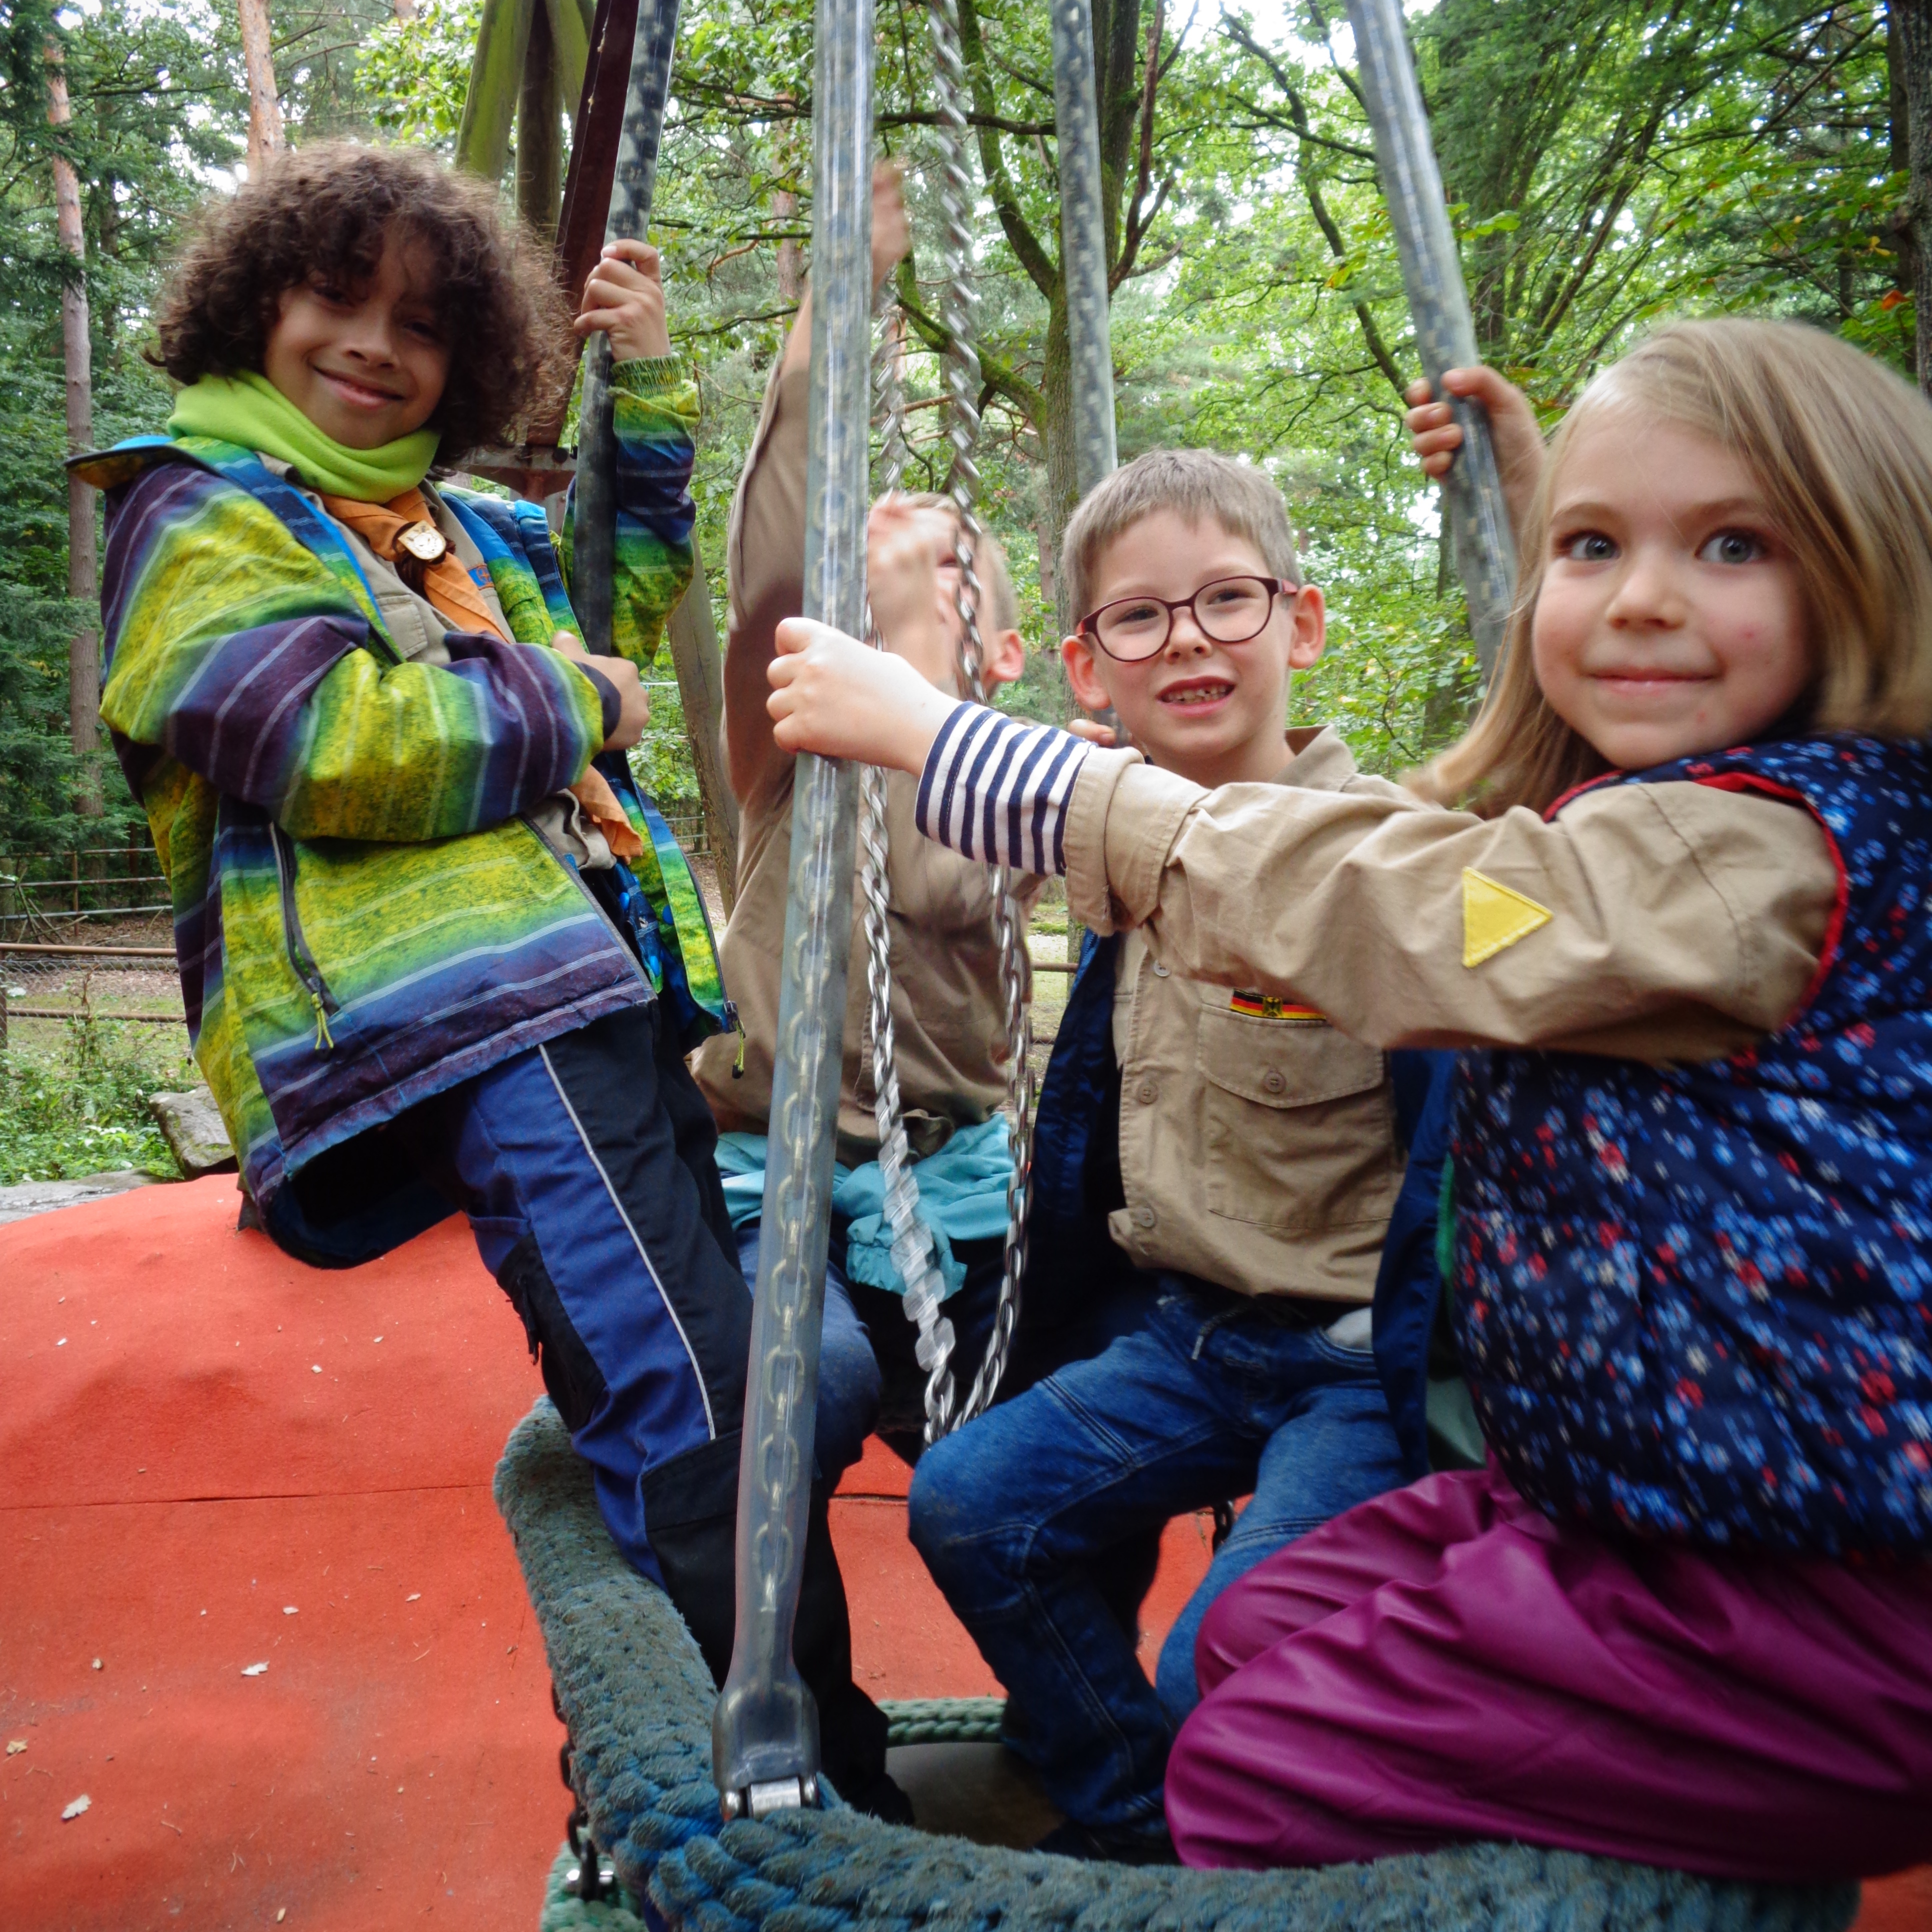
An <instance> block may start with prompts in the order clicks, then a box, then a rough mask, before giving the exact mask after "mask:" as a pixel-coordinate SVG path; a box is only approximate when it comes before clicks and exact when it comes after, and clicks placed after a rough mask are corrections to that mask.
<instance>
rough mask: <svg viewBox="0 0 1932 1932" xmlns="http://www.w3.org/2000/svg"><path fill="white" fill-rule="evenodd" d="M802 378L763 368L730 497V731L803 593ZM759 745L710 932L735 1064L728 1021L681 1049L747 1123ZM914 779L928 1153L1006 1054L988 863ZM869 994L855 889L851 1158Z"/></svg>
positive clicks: (753, 1042)
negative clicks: (933, 818)
mask: <svg viewBox="0 0 1932 1932" xmlns="http://www.w3.org/2000/svg"><path fill="white" fill-rule="evenodd" d="M805 389H806V383H805V374H804V372H803V371H798V372H796V373H795V374H793V375H792V376H790V377H784V376H781V374H780V373H779V372H778V371H774V372H773V375H772V381H771V383H770V384H769V386H768V388H767V389H766V394H765V407H764V414H763V419H762V421H761V422H760V425H759V427H758V432H757V436H756V437H755V438H754V440H753V443H752V446H751V455H750V458H748V460H747V462H746V463H745V473H744V475H743V476H742V478H740V479H739V484H738V494H737V497H736V501H735V502H733V505H732V514H731V533H730V553H729V571H730V595H731V611H730V631H729V635H728V640H727V645H726V663H725V686H726V693H727V697H726V703H727V730H728V729H729V727H730V719H729V717H728V710H729V707H730V706H733V705H741V706H745V707H747V708H748V707H750V706H752V705H754V704H755V705H756V706H757V712H758V715H759V716H760V717H762V716H763V694H764V666H765V664H766V661H768V660H769V658H770V656H771V655H772V649H773V648H774V646H773V643H772V633H773V631H775V628H776V627H777V625H778V622H780V620H781V619H783V618H785V617H788V616H796V614H797V613H798V612H799V610H800V609H801V608H802V605H803V603H804V594H805V593H804V559H805V427H806V418H805ZM734 660H735V661H734ZM794 769H795V766H794V761H793V760H792V759H791V758H790V757H787V755H785V754H783V753H781V752H780V751H778V750H777V748H775V746H773V745H771V744H770V742H769V726H768V725H767V726H766V730H765V735H764V737H763V759H762V763H761V768H760V770H759V772H758V774H757V778H756V779H755V781H754V782H752V783H751V784H749V785H748V787H746V789H745V790H744V792H743V793H742V794H741V795H740V796H739V813H740V816H739V831H738V837H739V852H738V897H737V903H736V905H735V906H734V907H733V910H732V913H731V918H730V923H729V924H728V925H727V926H726V927H725V929H724V938H723V939H722V940H721V942H720V944H719V953H720V957H721V964H722V965H723V968H724V983H725V984H726V985H727V986H729V987H730V989H731V994H732V997H733V999H735V1000H736V1001H737V1004H738V1017H739V1022H740V1023H741V1024H742V1026H743V1028H744V1040H743V1042H742V1047H743V1053H744V1070H743V1073H742V1075H740V1076H736V1077H734V1076H733V1064H734V1062H735V1061H736V1057H737V1054H738V1052H739V1044H740V1043H739V1040H737V1038H736V1037H735V1036H733V1035H732V1034H721V1035H720V1036H718V1037H716V1038H715V1039H713V1040H707V1041H706V1043H705V1044H704V1045H703V1047H701V1048H700V1049H699V1051H698V1053H697V1058H696V1059H695V1061H694V1062H693V1063H692V1064H693V1067H694V1071H695V1073H696V1074H697V1084H698V1085H699V1086H700V1088H703V1092H704V1097H705V1098H706V1100H708V1101H709V1103H711V1109H712V1113H713V1114H715V1115H716V1116H717V1119H718V1125H719V1126H720V1127H723V1128H724V1129H725V1130H727V1131H728V1130H732V1129H737V1130H742V1131H745V1132H748V1133H763V1132H764V1131H765V1130H766V1121H767V1120H768V1118H769V1114H770V1111H771V1100H772V1052H773V1046H774V1043H775V1041H776V1040H777V1038H778V963H779V958H780V953H781V949H782V947H783V944H784V913H785V886H786V877H787V871H788V869H789V867H790V862H791V808H792V783H793V771H794ZM918 790H919V785H918V781H917V780H916V779H915V778H908V777H906V776H905V775H903V774H902V773H898V772H894V773H892V774H891V775H889V778H888V779H887V781H886V795H887V800H888V810H887V814H886V830H887V836H888V841H889V850H890V854H891V856H890V859H889V864H888V868H887V878H888V883H889V890H890V896H891V915H890V930H891V936H892V937H891V944H892V1026H893V1030H894V1032H895V1036H896V1039H895V1045H896V1047H897V1053H896V1056H895V1058H896V1062H897V1066H898V1076H899V1094H900V1100H901V1106H902V1108H903V1111H904V1118H905V1122H906V1133H907V1138H908V1139H910V1142H911V1143H912V1146H913V1151H914V1152H915V1153H916V1154H930V1153H932V1152H934V1151H936V1150H937V1149H938V1148H939V1147H941V1145H944V1142H945V1141H946V1140H947V1138H948V1137H949V1136H950V1134H951V1133H952V1131H953V1129H954V1128H955V1127H970V1126H976V1125H977V1124H979V1123H980V1121H985V1120H988V1119H990V1118H992V1115H993V1113H994V1112H995V1110H996V1109H998V1106H1000V1103H1001V1101H1002V1100H1004V1097H1005V1095H1006V1091H1007V1059H1008V1056H1007V1047H1006V1037H1007V1028H1006V1010H1005V1004H1004V1000H1003V998H1002V997H1001V992H1000V952H999V948H998V944H997V943H996V942H995V937H994V927H993V895H992V874H991V873H990V872H989V871H988V870H987V868H986V867H985V866H984V865H981V864H980V862H978V861H977V860H975V859H962V858H961V857H959V856H958V854H957V853H952V852H949V851H947V850H946V849H945V848H944V847H943V846H939V845H935V844H932V843H930V842H929V841H927V840H926V839H924V838H921V837H920V836H919V832H918V829H917V827H916V825H915V823H914V822H913V802H914V800H915V799H916V797H917V796H918ZM1034 889H1035V890H1037V882H1036V883H1035V886H1034ZM1028 897H1029V898H1030V897H1031V894H1029V895H1028ZM1028 990H1029V991H1030V990H1031V976H1029V986H1028ZM867 1003H868V992H867V985H866V973H865V924H864V907H863V904H862V901H861V900H860V899H859V896H858V895H857V893H856V892H854V894H853V906H852V952H851V965H850V970H849V971H848V973H847V978H846V1000H845V1052H844V1072H843V1074H842V1076H841V1082H840V1088H839V1096H838V1158H839V1159H840V1160H842V1161H845V1162H847V1163H858V1162H861V1161H866V1160H871V1159H872V1158H873V1157H874V1155H876V1154H877V1152H878V1133H877V1127H876V1126H875V1125H874V1116H873V1111H872V1109H873V1101H874V1090H873V1085H872V1079H871V1054H870V1050H869V1046H868V1043H867V1037H866V1029H865V1009H866V1006H867Z"/></svg>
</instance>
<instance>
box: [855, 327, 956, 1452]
mask: <svg viewBox="0 0 1932 1932" xmlns="http://www.w3.org/2000/svg"><path fill="white" fill-rule="evenodd" d="M885 309H886V317H885V326H884V327H883V329H881V330H880V338H879V343H878V347H877V350H875V351H874V356H873V362H872V392H873V397H874V407H875V411H876V413H877V415H878V416H880V418H881V419H883V428H884V432H885V434H884V439H883V440H884V454H883V466H884V470H885V477H884V482H885V487H886V490H889V491H891V490H897V489H898V487H899V486H900V484H901V482H902V481H903V480H904V475H905V466H906V458H907V449H906V440H905V396H904V391H903V389H901V385H900V382H899V374H898V347H899V345H898V338H897V335H896V332H895V330H894V329H893V328H892V320H893V317H892V308H891V302H890V299H889V297H887V298H886V302H885ZM865 634H866V640H867V642H868V643H870V644H871V646H872V647H873V648H874V649H875V650H883V649H884V648H885V640H884V639H883V637H880V634H879V630H878V625H877V622H875V621H874V618H873V616H872V610H871V599H870V598H868V599H867V601H866V606H865ZM886 857H887V847H886V775H885V773H884V772H882V771H881V770H880V769H879V768H878V766H876V765H868V766H865V769H864V770H863V772H862V773H861V775H860V777H859V895H860V898H861V899H862V902H863V904H864V906H865V969H866V991H867V995H868V997H867V1001H866V1008H865V1031H866V1033H867V1034H868V1038H869V1044H870V1048H871V1073H872V1117H873V1120H874V1122H875V1124H876V1125H877V1130H878V1136H879V1168H880V1172H881V1173H882V1174H883V1175H884V1177H885V1184H886V1193H885V1219H886V1227H887V1229H889V1231H890V1232H891V1235H892V1265H893V1266H894V1267H895V1268H897V1269H898V1274H899V1280H901V1283H904V1293H903V1295H902V1301H903V1304H904V1309H905V1313H906V1319H907V1321H908V1322H911V1323H912V1324H913V1326H914V1327H915V1328H917V1330H918V1331H919V1340H918V1341H917V1343H916V1344H915V1345H914V1347H913V1355H914V1358H915V1359H916V1361H918V1363H919V1367H921V1368H922V1369H923V1370H925V1371H926V1440H927V1441H928V1442H937V1441H938V1439H939V1438H940V1437H941V1436H944V1434H946V1433H947V1430H949V1429H950V1428H951V1427H952V1426H953V1400H954V1398H953V1369H952V1362H953V1324H952V1323H951V1322H950V1321H949V1320H948V1319H947V1317H946V1316H945V1315H944V1313H942V1312H941V1304H942V1302H943V1301H944V1296H945V1293H946V1284H945V1281H944V1278H943V1277H942V1276H941V1274H940V1271H939V1257H938V1253H937V1252H936V1251H935V1248H934V1246H933V1241H932V1230H931V1229H929V1228H928V1227H927V1226H926V1223H925V1222H924V1221H923V1220H922V1219H921V1218H920V1217H919V1183H918V1181H917V1180H916V1178H914V1176H913V1171H912V1161H911V1158H910V1154H909V1151H908V1150H907V1145H906V1133H905V1121H904V1117H903V1115H902V1113H901V1107H900V1101H899V1076H898V1061H897V1056H896V1053H895V1047H894V1043H893V1039H892V927H891V923H890V919H889V912H890V899H889V893H890V886H889V881H888V878H887V874H886Z"/></svg>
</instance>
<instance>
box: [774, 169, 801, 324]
mask: <svg viewBox="0 0 1932 1932" xmlns="http://www.w3.org/2000/svg"><path fill="white" fill-rule="evenodd" d="M797 213H798V196H796V195H795V194H793V193H792V191H791V190H790V188H788V187H775V188H773V189H772V220H774V221H789V220H791V219H792V218H793V216H794V215H796V214H797ZM778 293H779V295H780V296H781V297H782V298H783V299H784V300H785V301H787V302H798V301H799V300H801V299H802V297H803V296H804V294H805V251H804V249H803V248H801V247H800V246H799V244H798V242H797V241H796V239H794V238H793V237H791V236H787V237H786V239H784V241H782V242H780V243H779V244H778Z"/></svg>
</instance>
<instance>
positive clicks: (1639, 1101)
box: [1451, 737, 1932, 1556]
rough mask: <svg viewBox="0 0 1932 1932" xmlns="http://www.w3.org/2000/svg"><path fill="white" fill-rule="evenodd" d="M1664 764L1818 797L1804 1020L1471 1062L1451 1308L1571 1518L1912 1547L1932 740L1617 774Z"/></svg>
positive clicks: (1921, 1491) (1722, 1537) (1673, 1532)
mask: <svg viewBox="0 0 1932 1932" xmlns="http://www.w3.org/2000/svg"><path fill="white" fill-rule="evenodd" d="M1670 780H1689V781H1693V782H1695V783H1698V784H1711V785H1717V786H1721V787H1724V788H1725V789H1727V790H1741V791H1757V792H1760V793H1766V794H1767V795H1769V796H1775V797H1778V798H1781V799H1788V800H1790V801H1791V802H1793V803H1795V804H1797V805H1802V807H1804V808H1805V809H1806V810H1808V811H1810V812H1811V814H1812V815H1813V817H1814V818H1815V819H1816V820H1817V822H1818V823H1819V825H1820V826H1821V827H1822V828H1823V830H1824V832H1825V834H1826V838H1827V841H1829V846H1830V848H1831V850H1832V855H1833V859H1834V862H1835V864H1836V865H1837V866H1838V870H1839V876H1840V881H1841V883H1840V889H1839V895H1838V906H1837V908H1836V910H1835V915H1834V917H1833V919H1832V925H1831V927H1830V929H1829V932H1828V933H1827V935H1826V943H1825V946H1824V950H1823V956H1822V958H1821V960H1820V965H1819V969H1818V972H1817V977H1816V979H1815V980H1814V983H1813V985H1812V986H1811V989H1810V990H1809V992H1808V995H1807V997H1806V998H1805V1001H1804V1003H1803V1004H1802V1007H1801V1009H1800V1010H1799V1013H1797V1014H1796V1016H1795V1017H1794V1018H1793V1019H1791V1020H1790V1022H1787V1025H1785V1026H1784V1027H1783V1028H1781V1030H1780V1031H1778V1032H1777V1033H1775V1034H1772V1035H1770V1036H1769V1037H1767V1038H1766V1039H1765V1040H1763V1041H1762V1042H1761V1043H1760V1044H1759V1045H1758V1046H1757V1047H1755V1048H1754V1049H1752V1050H1751V1051H1750V1052H1747V1053H1745V1054H1742V1055H1739V1056H1737V1057H1736V1058H1733V1059H1730V1060H1721V1061H1710V1062H1707V1063H1704V1064H1700V1065H1695V1066H1686V1067H1649V1066H1645V1065H1643V1064H1640V1063H1638V1062H1636V1061H1628V1060H1611V1059H1605V1058H1598V1057H1592V1056H1589V1055H1581V1054H1568V1053H1535V1052H1491V1053H1470V1054H1466V1055H1463V1058H1462V1072H1461V1076H1460V1091H1459V1094H1458V1097H1457V1108H1456V1115H1455V1121H1454V1130H1453V1134H1452V1139H1451V1153H1452V1156H1453V1159H1454V1173H1455V1206H1456V1216H1457V1220H1456V1242H1455V1252H1456V1266H1455V1282H1454V1289H1455V1298H1456V1326H1457V1340H1458V1343H1459V1344H1460V1349H1461V1352H1462V1357H1463V1363H1464V1364H1465V1367H1466V1370H1467V1372H1468V1373H1469V1378H1470V1382H1471V1385H1472V1390H1473V1393H1474V1394H1475V1401H1476V1406H1477V1410H1478V1415H1480V1417H1481V1421H1482V1425H1483V1430H1484V1434H1485V1436H1487V1438H1488V1439H1489V1442H1490V1445H1492V1447H1493V1448H1494V1449H1495V1451H1496V1454H1497V1455H1498V1457H1499V1458H1500V1459H1501V1460H1502V1464H1503V1466H1504V1468H1505V1470H1506V1472H1508V1475H1509V1477H1510V1478H1511V1481H1513V1482H1514V1483H1515V1484H1517V1487H1519V1488H1520V1490H1522V1491H1523V1493H1524V1495H1526V1496H1529V1498H1531V1499H1532V1500H1534V1501H1535V1502H1537V1503H1538V1505H1540V1506H1541V1508H1544V1509H1545V1510H1547V1511H1549V1512H1550V1514H1551V1515H1553V1516H1554V1517H1557V1518H1558V1519H1559V1520H1583V1521H1586V1522H1589V1523H1593V1524H1595V1525H1597V1526H1599V1527H1601V1528H1604V1529H1615V1530H1622V1531H1626V1532H1638V1533H1640V1534H1644V1535H1655V1536H1661V1537H1665V1538H1672V1539H1674V1540H1679V1541H1685V1542H1688V1543H1691V1544H1700V1545H1703V1546H1705V1547H1715V1548H1721V1549H1736V1550H1751V1549H1757V1550H1777V1551H1782V1552H1787V1553H1795V1554H1805V1555H1826V1556H1843V1555H1846V1554H1850V1553H1861V1552H1865V1553H1876V1552H1890V1553H1897V1554H1900V1555H1904V1554H1917V1553H1924V1552H1925V1551H1926V1550H1928V1548H1932V1295H1928V1287H1932V919H1928V916H1927V910H1928V907H1927V897H1928V893H1932V751H1928V749H1927V747H1926V746H1924V745H1918V744H1909V745H1894V744H1885V743H1881V742H1876V741H1874V740H1872V739H1857V738H1849V737H1820V738H1812V739H1805V740H1802V741H1798V742H1785V743H1773V744H1766V745H1756V746H1747V747H1745V748H1742V749H1741V750H1736V751H1726V752H1724V753H1721V754H1717V755H1715V756H1712V757H1700V758H1694V759H1688V760H1682V761H1681V762H1679V763H1676V764H1672V765H1669V766H1664V767H1661V768H1660V769H1657V770H1654V771H1649V772H1639V773H1636V774H1633V775H1622V774H1620V775H1618V776H1616V777H1615V778H1610V779H1607V780H1605V781H1604V782H1606V783H1613V784H1614V783H1651V784H1658V783H1663V782H1664V781H1670ZM1564 802H1565V803H1567V802H1568V801H1567V800H1566V801H1564ZM1561 808H1562V806H1561V805H1559V807H1558V808H1557V809H1559V810H1560V809H1561Z"/></svg>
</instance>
